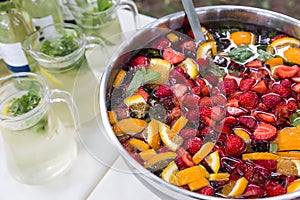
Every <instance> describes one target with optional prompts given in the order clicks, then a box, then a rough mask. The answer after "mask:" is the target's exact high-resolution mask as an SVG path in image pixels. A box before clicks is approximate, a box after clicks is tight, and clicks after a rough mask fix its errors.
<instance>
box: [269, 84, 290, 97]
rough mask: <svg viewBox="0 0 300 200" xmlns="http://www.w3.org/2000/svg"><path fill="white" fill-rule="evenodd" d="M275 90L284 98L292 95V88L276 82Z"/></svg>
mask: <svg viewBox="0 0 300 200" xmlns="http://www.w3.org/2000/svg"><path fill="white" fill-rule="evenodd" d="M272 89H273V91H274V92H275V93H276V94H278V95H279V96H281V97H283V98H289V97H290V96H291V89H290V88H288V87H284V86H283V85H281V84H274V85H273V88H272Z"/></svg>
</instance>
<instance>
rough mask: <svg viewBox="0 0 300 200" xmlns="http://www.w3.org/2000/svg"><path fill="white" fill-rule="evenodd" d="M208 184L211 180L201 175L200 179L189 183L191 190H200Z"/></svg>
mask: <svg viewBox="0 0 300 200" xmlns="http://www.w3.org/2000/svg"><path fill="white" fill-rule="evenodd" d="M208 185H209V181H208V180H207V179H206V178H205V177H201V178H199V179H198V180H196V181H193V182H191V183H189V184H188V186H189V188H190V190H191V191H196V190H199V189H201V188H203V187H205V186H208Z"/></svg>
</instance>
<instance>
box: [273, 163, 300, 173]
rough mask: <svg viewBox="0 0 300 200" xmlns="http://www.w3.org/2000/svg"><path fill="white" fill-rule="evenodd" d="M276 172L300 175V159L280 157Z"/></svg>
mask: <svg viewBox="0 0 300 200" xmlns="http://www.w3.org/2000/svg"><path fill="white" fill-rule="evenodd" d="M276 172H277V173H279V174H282V175H286V176H299V175H300V160H292V159H280V160H278V162H277V171H276Z"/></svg>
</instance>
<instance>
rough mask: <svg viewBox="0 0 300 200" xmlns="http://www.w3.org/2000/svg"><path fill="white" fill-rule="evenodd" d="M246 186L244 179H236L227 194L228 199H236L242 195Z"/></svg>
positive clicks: (246, 182) (246, 181)
mask: <svg viewBox="0 0 300 200" xmlns="http://www.w3.org/2000/svg"><path fill="white" fill-rule="evenodd" d="M247 185H248V180H247V179H246V178H244V177H242V178H240V179H238V180H237V181H236V183H235V184H234V186H233V188H232V190H231V191H230V192H229V194H228V196H229V197H238V196H240V195H242V194H243V193H244V191H245V189H246V187H247Z"/></svg>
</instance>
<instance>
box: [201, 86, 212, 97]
mask: <svg viewBox="0 0 300 200" xmlns="http://www.w3.org/2000/svg"><path fill="white" fill-rule="evenodd" d="M201 93H202V95H203V96H206V97H207V96H209V95H210V88H209V86H208V85H206V86H204V87H203V88H202V90H201Z"/></svg>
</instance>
